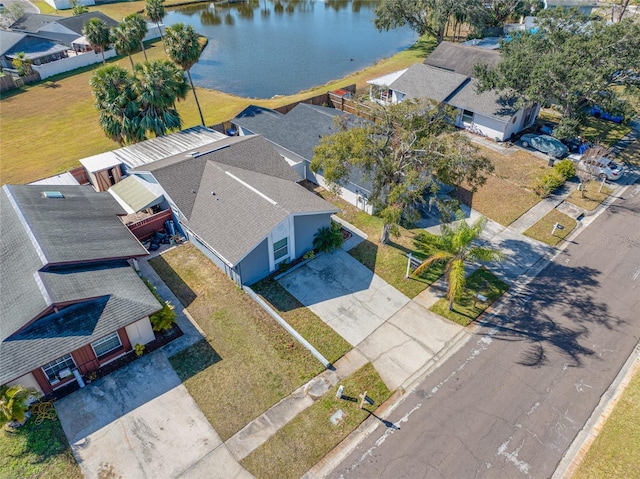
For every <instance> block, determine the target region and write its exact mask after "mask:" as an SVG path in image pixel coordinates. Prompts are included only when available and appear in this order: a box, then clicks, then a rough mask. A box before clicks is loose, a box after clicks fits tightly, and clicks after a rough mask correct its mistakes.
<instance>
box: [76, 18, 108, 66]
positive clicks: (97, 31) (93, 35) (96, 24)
mask: <svg viewBox="0 0 640 479" xmlns="http://www.w3.org/2000/svg"><path fill="white" fill-rule="evenodd" d="M82 34H83V35H84V36H85V38H86V39H87V41H88V42H89V43H90V44H91V48H93V49H94V50H95V51H98V52H100V53H102V64H103V65H105V64H106V63H107V62H106V60H105V58H104V51H105V50H106V49H107V48H109V45H111V38H110V35H109V27H108V26H107V24H106V23H105V22H103V21H102V20H100V19H99V18H92V19H91V20H89V21H88V22H87V23H85V24H84V28H83V29H82Z"/></svg>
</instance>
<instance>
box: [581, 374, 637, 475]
mask: <svg viewBox="0 0 640 479" xmlns="http://www.w3.org/2000/svg"><path fill="white" fill-rule="evenodd" d="M639 458H640V371H638V372H636V374H635V376H634V377H633V378H632V379H631V382H630V383H629V385H628V386H627V388H626V390H625V391H624V393H623V394H622V397H621V398H620V400H619V401H618V403H617V404H616V405H615V407H614V409H613V411H612V413H611V415H610V416H609V418H608V419H607V421H606V423H605V424H604V427H603V428H602V430H601V431H600V433H599V434H598V436H597V437H596V439H595V440H594V442H593V444H592V445H591V447H590V448H589V451H588V452H587V454H586V456H585V458H584V460H583V461H582V463H581V464H580V467H579V468H578V470H577V472H576V474H575V475H574V476H573V479H608V478H610V477H629V478H630V477H640V460H639Z"/></svg>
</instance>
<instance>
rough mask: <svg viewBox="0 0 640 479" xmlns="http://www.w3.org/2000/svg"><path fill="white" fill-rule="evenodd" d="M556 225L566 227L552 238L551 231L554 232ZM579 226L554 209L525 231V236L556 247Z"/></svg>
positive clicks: (556, 232) (557, 231) (558, 230)
mask: <svg viewBox="0 0 640 479" xmlns="http://www.w3.org/2000/svg"><path fill="white" fill-rule="evenodd" d="M556 223H558V224H560V225H562V226H564V229H562V230H561V229H556V231H555V233H554V234H553V236H552V235H551V231H553V225H555V224H556ZM577 225H578V223H577V222H576V220H574V219H573V218H571V217H570V216H567V215H565V214H564V213H561V212H559V211H558V210H556V209H554V210H551V211H550V212H549V213H547V214H546V215H545V216H543V217H542V218H541V219H540V220H539V221H538V222H537V223H536V224H534V225H533V226H532V227H531V228H529V229H528V230H527V231H525V232H524V234H525V235H527V236H529V237H531V238H533V239H537V240H538V241H542V242H543V243H547V244H549V245H551V246H555V245H557V244H558V243H560V241H562V240H563V239H564V238H566V237H567V236H568V235H569V233H571V232H572V231H573V230H574V228H575V227H576V226H577Z"/></svg>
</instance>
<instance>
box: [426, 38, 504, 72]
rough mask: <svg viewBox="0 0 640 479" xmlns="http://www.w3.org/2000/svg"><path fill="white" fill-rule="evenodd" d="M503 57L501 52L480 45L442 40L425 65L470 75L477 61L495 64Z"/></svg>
mask: <svg viewBox="0 0 640 479" xmlns="http://www.w3.org/2000/svg"><path fill="white" fill-rule="evenodd" d="M501 60H502V58H501V57H500V52H498V51H496V50H487V49H484V48H479V47H472V46H467V45H461V44H459V43H451V42H442V43H440V45H438V46H437V47H436V48H435V50H433V52H431V54H430V55H429V56H428V57H427V58H426V59H425V61H424V63H425V65H431V66H434V67H437V68H442V69H445V70H449V71H452V72H455V73H459V74H461V75H465V76H468V77H472V76H473V67H474V65H475V64H476V63H486V64H488V65H489V66H495V65H497V64H498V63H500V61H501Z"/></svg>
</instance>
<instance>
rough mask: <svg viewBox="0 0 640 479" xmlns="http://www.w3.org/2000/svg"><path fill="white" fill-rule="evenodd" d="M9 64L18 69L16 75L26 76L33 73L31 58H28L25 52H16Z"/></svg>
mask: <svg viewBox="0 0 640 479" xmlns="http://www.w3.org/2000/svg"><path fill="white" fill-rule="evenodd" d="M11 65H12V66H13V68H15V69H16V70H18V76H21V77H26V76H28V75H31V74H32V73H33V67H32V66H31V65H32V62H31V58H28V57H27V54H26V53H25V52H19V53H16V55H15V57H14V58H13V60H11Z"/></svg>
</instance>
